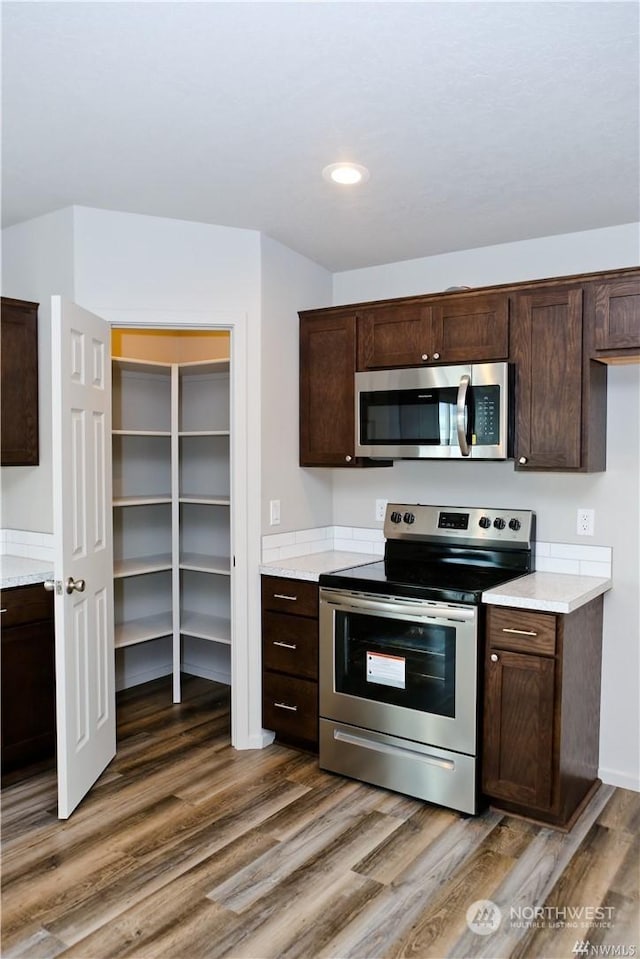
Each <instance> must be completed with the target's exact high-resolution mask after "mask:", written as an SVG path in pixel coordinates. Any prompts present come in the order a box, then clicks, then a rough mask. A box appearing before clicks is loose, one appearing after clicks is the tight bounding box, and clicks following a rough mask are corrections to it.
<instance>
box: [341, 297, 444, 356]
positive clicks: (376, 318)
mask: <svg viewBox="0 0 640 959" xmlns="http://www.w3.org/2000/svg"><path fill="white" fill-rule="evenodd" d="M434 322H437V321H436V320H435V319H434V315H433V311H432V309H431V306H430V305H429V306H427V305H424V304H417V305H416V304H414V305H411V304H405V303H401V304H394V305H393V306H385V307H378V308H376V309H372V310H367V311H362V312H360V311H359V312H358V369H359V370H373V369H389V368H391V367H394V366H418V365H419V364H421V363H427V362H429V361H430V360H432V359H438V357H434V356H433V355H432V354H433V352H434V350H437V346H436V344H437V342H438V340H439V339H440V337H439V330H438V328H437V327H435V326H434Z"/></svg>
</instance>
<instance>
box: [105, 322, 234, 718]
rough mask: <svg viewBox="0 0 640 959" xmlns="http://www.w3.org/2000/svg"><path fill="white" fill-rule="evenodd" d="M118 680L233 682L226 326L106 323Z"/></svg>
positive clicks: (121, 683) (176, 697) (176, 687)
mask: <svg viewBox="0 0 640 959" xmlns="http://www.w3.org/2000/svg"><path fill="white" fill-rule="evenodd" d="M111 341H112V342H111V348H112V397H113V406H112V418H113V423H112V427H113V439H112V444H113V551H114V571H113V575H114V621H115V651H116V683H117V687H118V688H126V687H128V686H133V685H137V684H138V683H140V682H144V681H145V680H147V679H150V678H155V677H156V676H160V675H167V674H168V673H172V675H173V701H174V702H179V701H180V698H181V692H180V675H181V673H188V674H192V675H198V676H204V677H205V678H209V679H213V680H216V681H219V682H224V683H228V684H230V682H231V649H230V646H231V555H232V554H231V518H230V513H231V509H230V506H231V501H230V490H231V482H230V479H231V463H230V438H231V432H230V430H231V424H230V334H229V332H228V331H219V330H216V331H193V330H179V331H173V330H155V329H130V328H127V329H117V328H114V329H113V330H112V336H111Z"/></svg>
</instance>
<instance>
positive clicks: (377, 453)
mask: <svg viewBox="0 0 640 959" xmlns="http://www.w3.org/2000/svg"><path fill="white" fill-rule="evenodd" d="M511 374H512V367H511V366H510V365H509V364H508V363H472V364H468V365H464V366H427V367H418V368H411V369H398V370H375V371H371V372H366V373H356V383H355V396H356V400H355V401H356V411H355V413H356V455H357V456H368V457H373V458H374V459H375V458H380V459H490V460H504V459H508V458H509V457H510V456H512V455H513V453H512V434H513V428H512V393H513V390H512V375H511Z"/></svg>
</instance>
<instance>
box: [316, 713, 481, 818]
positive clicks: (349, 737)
mask: <svg viewBox="0 0 640 959" xmlns="http://www.w3.org/2000/svg"><path fill="white" fill-rule="evenodd" d="M320 768H321V769H327V770H329V771H330V772H334V773H340V774H341V775H343V776H350V777H352V778H353V779H360V780H362V781H363V782H367V783H373V784H374V785H376V786H382V787H384V788H385V789H393V790H396V791H397V792H401V793H404V794H405V795H407V796H415V797H416V798H417V799H425V800H427V801H428V802H432V803H437V804H438V805H441V806H447V807H448V808H450V809H457V810H459V811H460V812H464V813H469V814H471V815H475V813H477V811H478V796H477V783H476V760H475V759H474V757H473V756H466V755H463V754H462V753H454V752H449V751H448V750H445V749H438V748H436V747H435V746H428V745H424V744H422V743H416V742H412V741H411V740H407V739H398V738H397V737H395V736H387V735H385V734H383V733H377V732H372V731H370V730H368V729H361V728H360V727H359V726H349V725H347V724H345V723H336V722H332V721H331V720H329V719H321V720H320Z"/></svg>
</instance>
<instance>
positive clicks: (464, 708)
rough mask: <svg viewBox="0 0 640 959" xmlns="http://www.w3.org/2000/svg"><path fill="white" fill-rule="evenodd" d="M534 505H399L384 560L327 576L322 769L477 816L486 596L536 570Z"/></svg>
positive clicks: (392, 512) (387, 528)
mask: <svg viewBox="0 0 640 959" xmlns="http://www.w3.org/2000/svg"><path fill="white" fill-rule="evenodd" d="M534 524H535V517H534V514H533V513H532V512H531V511H530V510H502V509H492V508H487V509H478V508H475V507H472V508H466V507H446V506H423V505H406V504H397V503H396V504H389V505H388V506H387V512H386V518H385V523H384V532H385V537H386V544H385V554H384V560H381V561H379V562H375V563H372V564H369V565H367V566H358V567H354V568H352V569H347V570H343V571H341V572H338V573H331V574H326V575H323V576H321V577H320V766H321V767H322V768H323V769H328V770H330V771H332V772H336V773H342V774H343V775H346V776H351V777H353V778H355V779H360V780H362V781H364V782H369V783H374V784H376V785H379V786H384V787H386V788H388V789H394V790H397V791H398V792H402V793H405V794H407V795H410V796H416V797H418V798H420V799H425V800H428V801H430V802H434V803H438V804H440V805H443V806H449V807H450V808H452V809H458V810H460V811H461V812H465V813H476V812H477V811H478V799H479V795H478V794H479V775H478V755H479V738H480V724H479V720H480V716H479V696H478V690H479V668H480V663H481V661H482V656H481V648H480V647H481V644H482V642H483V620H484V617H483V612H484V611H483V607H482V604H481V596H482V593H483V592H484V591H485V590H488V589H491V588H492V587H494V586H497V585H498V584H500V583H504V582H507V581H508V580H510V579H513V578H515V577H517V576H523V575H524V574H526V573H529V572H531V570H532V569H533V547H532V543H533V538H534Z"/></svg>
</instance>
